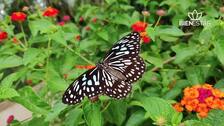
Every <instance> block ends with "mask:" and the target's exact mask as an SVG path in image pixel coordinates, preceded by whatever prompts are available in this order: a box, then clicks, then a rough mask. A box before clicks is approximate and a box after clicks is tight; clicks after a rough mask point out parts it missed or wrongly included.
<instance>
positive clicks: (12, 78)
mask: <svg viewBox="0 0 224 126" xmlns="http://www.w3.org/2000/svg"><path fill="white" fill-rule="evenodd" d="M26 73H27V69H26V68H23V69H21V70H17V72H15V73H12V74H10V75H8V76H6V77H5V78H4V79H3V80H2V81H1V86H4V87H11V86H12V84H13V82H15V81H17V80H18V79H20V78H21V77H22V76H25V74H26Z"/></svg>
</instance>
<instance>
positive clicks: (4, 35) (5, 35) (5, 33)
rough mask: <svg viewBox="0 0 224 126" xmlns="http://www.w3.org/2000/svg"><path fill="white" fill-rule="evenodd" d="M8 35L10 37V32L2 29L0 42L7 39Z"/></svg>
mask: <svg viewBox="0 0 224 126" xmlns="http://www.w3.org/2000/svg"><path fill="white" fill-rule="evenodd" d="M7 37H8V33H7V32H4V31H0V43H1V42H2V41H3V40H5V39H7Z"/></svg>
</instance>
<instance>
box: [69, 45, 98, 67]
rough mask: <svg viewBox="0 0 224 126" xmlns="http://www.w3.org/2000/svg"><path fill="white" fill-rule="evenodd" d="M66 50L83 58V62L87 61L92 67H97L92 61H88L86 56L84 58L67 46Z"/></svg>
mask: <svg viewBox="0 0 224 126" xmlns="http://www.w3.org/2000/svg"><path fill="white" fill-rule="evenodd" d="M66 48H67V49H68V50H70V51H71V52H73V53H75V54H76V55H77V56H79V57H80V58H82V59H83V60H85V61H86V62H87V63H89V64H91V65H95V64H94V63H93V62H92V61H90V60H88V59H87V58H85V57H84V56H82V55H81V54H80V53H78V52H76V51H75V50H73V49H72V48H70V47H68V46H66Z"/></svg>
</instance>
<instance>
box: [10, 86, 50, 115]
mask: <svg viewBox="0 0 224 126" xmlns="http://www.w3.org/2000/svg"><path fill="white" fill-rule="evenodd" d="M18 92H19V94H20V96H19V97H14V98H12V100H13V101H15V102H17V103H19V104H21V105H23V106H24V107H26V108H27V109H29V110H30V111H32V112H33V113H37V114H43V115H47V114H48V111H49V109H50V106H49V105H48V104H47V103H46V102H45V100H43V99H42V98H40V97H39V96H38V95H37V94H36V93H35V92H34V91H33V89H32V88H31V87H29V86H26V87H23V88H21V89H20V90H19V91H18Z"/></svg>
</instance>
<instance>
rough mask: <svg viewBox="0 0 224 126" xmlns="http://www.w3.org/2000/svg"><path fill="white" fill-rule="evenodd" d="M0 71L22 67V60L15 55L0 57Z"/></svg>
mask: <svg viewBox="0 0 224 126" xmlns="http://www.w3.org/2000/svg"><path fill="white" fill-rule="evenodd" d="M0 63H1V65H0V70H2V69H5V68H11V67H17V66H20V65H22V58H21V57H19V56H16V55H13V56H8V57H0Z"/></svg>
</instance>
